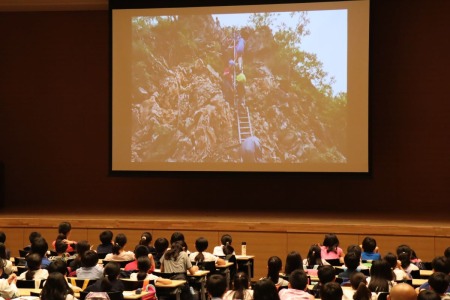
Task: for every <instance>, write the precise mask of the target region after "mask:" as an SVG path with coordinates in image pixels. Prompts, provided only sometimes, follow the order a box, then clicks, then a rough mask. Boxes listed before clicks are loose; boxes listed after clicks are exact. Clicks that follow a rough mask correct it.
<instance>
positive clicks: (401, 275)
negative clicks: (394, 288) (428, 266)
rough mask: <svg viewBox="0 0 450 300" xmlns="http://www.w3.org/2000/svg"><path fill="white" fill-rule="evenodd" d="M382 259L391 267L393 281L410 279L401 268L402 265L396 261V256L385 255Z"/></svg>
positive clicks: (391, 254)
mask: <svg viewBox="0 0 450 300" xmlns="http://www.w3.org/2000/svg"><path fill="white" fill-rule="evenodd" d="M383 259H384V260H385V261H387V262H388V263H389V265H390V266H391V269H392V271H393V272H394V274H395V278H394V279H395V280H396V281H402V280H408V279H411V277H410V276H409V275H408V273H406V272H405V270H403V268H402V264H401V262H400V261H399V260H397V256H396V255H395V254H394V253H391V252H389V253H387V254H386V255H385V256H384V257H383Z"/></svg>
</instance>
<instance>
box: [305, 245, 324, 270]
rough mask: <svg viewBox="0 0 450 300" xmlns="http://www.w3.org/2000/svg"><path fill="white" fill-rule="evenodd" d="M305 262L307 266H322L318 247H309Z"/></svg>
mask: <svg viewBox="0 0 450 300" xmlns="http://www.w3.org/2000/svg"><path fill="white" fill-rule="evenodd" d="M307 260H308V265H309V266H314V265H322V253H321V249H320V246H319V245H317V244H314V245H311V247H309V250H308V257H307Z"/></svg>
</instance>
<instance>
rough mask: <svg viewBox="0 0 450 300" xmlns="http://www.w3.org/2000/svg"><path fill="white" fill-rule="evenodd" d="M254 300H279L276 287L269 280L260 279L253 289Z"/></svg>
mask: <svg viewBox="0 0 450 300" xmlns="http://www.w3.org/2000/svg"><path fill="white" fill-rule="evenodd" d="M253 299H254V300H280V296H279V295H278V290H277V287H276V286H275V283H273V281H272V280H270V279H261V280H259V281H257V282H256V284H255V286H254V287H253Z"/></svg>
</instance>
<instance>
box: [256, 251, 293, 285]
mask: <svg viewBox="0 0 450 300" xmlns="http://www.w3.org/2000/svg"><path fill="white" fill-rule="evenodd" d="M282 266H283V263H282V261H281V259H280V258H279V257H278V256H271V257H269V260H268V261H267V277H263V278H261V279H270V280H272V281H273V283H274V284H275V285H276V286H277V288H279V287H281V286H288V284H289V282H288V281H287V280H284V279H283V278H281V277H280V272H281V269H282ZM261 279H260V280H261Z"/></svg>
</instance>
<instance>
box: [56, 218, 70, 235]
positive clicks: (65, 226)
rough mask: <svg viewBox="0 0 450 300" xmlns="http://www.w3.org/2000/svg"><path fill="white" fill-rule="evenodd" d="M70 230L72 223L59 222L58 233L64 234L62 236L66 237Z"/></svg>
mask: <svg viewBox="0 0 450 300" xmlns="http://www.w3.org/2000/svg"><path fill="white" fill-rule="evenodd" d="M71 230H72V225H71V224H70V223H69V222H61V223H59V226H58V233H62V234H64V236H66V238H67V236H68V235H69V233H70V231H71Z"/></svg>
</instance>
